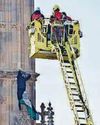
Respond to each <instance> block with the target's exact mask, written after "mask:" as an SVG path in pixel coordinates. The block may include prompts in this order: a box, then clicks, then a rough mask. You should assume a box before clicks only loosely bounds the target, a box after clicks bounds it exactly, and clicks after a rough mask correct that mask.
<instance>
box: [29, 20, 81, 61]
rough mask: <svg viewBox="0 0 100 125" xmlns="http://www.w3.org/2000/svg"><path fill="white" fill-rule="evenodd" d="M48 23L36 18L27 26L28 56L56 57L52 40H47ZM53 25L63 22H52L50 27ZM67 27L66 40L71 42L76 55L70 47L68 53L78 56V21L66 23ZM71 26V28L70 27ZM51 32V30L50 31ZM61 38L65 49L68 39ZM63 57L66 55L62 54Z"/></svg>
mask: <svg viewBox="0 0 100 125" xmlns="http://www.w3.org/2000/svg"><path fill="white" fill-rule="evenodd" d="M48 24H49V21H47V20H45V21H44V23H42V22H39V21H37V20H35V21H33V22H31V23H30V25H29V26H28V34H29V41H30V45H29V57H32V58H43V59H57V56H56V52H55V51H54V48H55V46H54V44H53V43H54V42H52V41H51V40H49V41H48V40H47V32H48ZM54 26H58V27H59V26H62V27H64V25H63V24H60V25H59V24H56V23H54V24H52V25H51V28H53V27H54ZM67 27H68V31H67V32H68V41H69V44H71V46H72V48H73V50H74V51H76V52H75V53H77V55H73V53H72V50H71V48H70V47H69V48H70V54H71V55H72V56H74V57H76V58H77V57H79V55H80V36H79V30H80V28H79V22H78V21H76V22H72V23H71V24H70V23H68V24H67ZM71 27H72V29H71ZM51 34H52V32H51ZM64 39H65V38H63V41H62V43H63V46H64V48H65V49H68V48H67V47H68V41H65V40H64ZM64 58H65V59H67V56H66V55H64Z"/></svg>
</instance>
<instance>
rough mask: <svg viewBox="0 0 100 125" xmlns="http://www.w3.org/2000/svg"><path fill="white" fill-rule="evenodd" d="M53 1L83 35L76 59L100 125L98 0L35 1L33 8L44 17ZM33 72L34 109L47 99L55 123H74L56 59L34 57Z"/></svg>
mask: <svg viewBox="0 0 100 125" xmlns="http://www.w3.org/2000/svg"><path fill="white" fill-rule="evenodd" d="M54 4H58V5H59V6H60V8H61V11H66V13H67V15H69V16H71V17H72V18H73V19H76V20H79V22H80V26H81V30H82V32H83V38H81V56H80V57H79V59H78V60H77V61H78V64H79V67H80V71H81V76H82V79H83V83H84V87H85V90H86V93H87V98H88V101H89V106H90V110H91V112H92V116H93V120H94V123H95V125H100V118H99V115H100V97H99V94H100V93H99V92H100V91H99V90H100V55H99V54H100V40H99V36H100V24H99V22H100V14H99V12H100V1H99V0H84V1H82V0H50V1H49V0H48V1H47V0H35V7H37V6H39V7H40V8H41V10H42V13H43V14H44V15H45V16H50V14H52V7H53V5H54ZM36 72H38V73H40V76H39V78H38V80H37V82H36V89H37V100H36V104H37V110H38V111H40V104H41V103H42V102H44V103H45V105H47V104H48V103H49V101H50V102H51V103H52V106H53V108H54V111H55V118H54V120H55V125H66V124H69V125H72V124H74V120H73V114H72V112H71V111H70V106H69V101H68V97H67V94H66V91H65V87H64V82H63V78H62V75H61V70H60V66H59V62H58V61H57V60H55V61H54V60H43V59H36Z"/></svg>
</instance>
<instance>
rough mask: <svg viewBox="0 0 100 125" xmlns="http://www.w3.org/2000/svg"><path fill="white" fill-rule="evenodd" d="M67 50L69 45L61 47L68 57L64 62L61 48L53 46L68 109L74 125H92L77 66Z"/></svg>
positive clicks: (57, 45)
mask: <svg viewBox="0 0 100 125" xmlns="http://www.w3.org/2000/svg"><path fill="white" fill-rule="evenodd" d="M69 48H71V46H70V45H68V46H67V49H66V48H64V47H63V50H64V52H65V53H67V55H66V56H68V60H64V57H63V52H62V47H61V46H60V45H59V43H57V42H56V44H55V51H56V54H57V59H58V60H59V62H60V67H61V71H62V75H63V79H64V83H65V88H66V92H67V95H68V98H69V103H70V107H71V110H72V111H73V114H74V120H75V125H94V123H93V120H92V116H91V113H90V110H89V105H88V101H87V97H86V93H85V90H84V86H83V83H82V79H81V76H80V71H79V68H78V64H77V62H76V60H74V59H73V58H72V57H70V54H69V51H68V50H69ZM71 49H72V48H71ZM72 51H73V50H72ZM73 52H74V51H73Z"/></svg>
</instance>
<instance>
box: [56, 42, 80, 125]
mask: <svg viewBox="0 0 100 125" xmlns="http://www.w3.org/2000/svg"><path fill="white" fill-rule="evenodd" d="M56 45H57V50H56V54H57V58H58V60H59V61H60V66H61V72H62V74H63V79H64V82H65V87H66V88H67V94H68V98H69V102H70V106H71V109H72V110H73V113H74V117H75V122H77V124H79V117H78V113H77V110H76V107H75V103H74V98H73V96H72V91H71V86H70V82H69V79H68V76H67V78H66V76H65V74H66V68H64V69H63V65H62V63H64V59H63V56H62V53H61V49H60V47H59V44H57V43H56Z"/></svg>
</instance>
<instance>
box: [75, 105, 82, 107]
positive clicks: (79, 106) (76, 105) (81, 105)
mask: <svg viewBox="0 0 100 125" xmlns="http://www.w3.org/2000/svg"><path fill="white" fill-rule="evenodd" d="M75 107H83V105H75Z"/></svg>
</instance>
